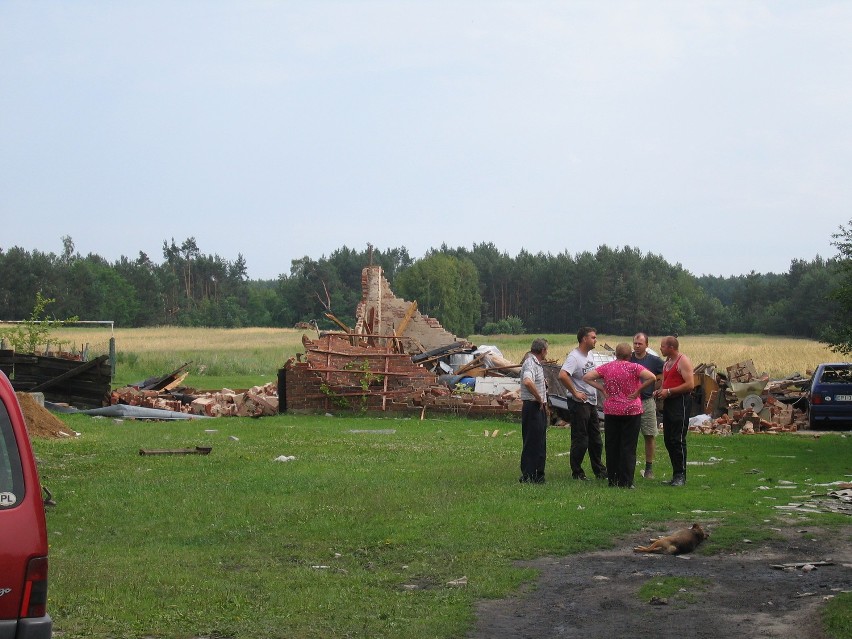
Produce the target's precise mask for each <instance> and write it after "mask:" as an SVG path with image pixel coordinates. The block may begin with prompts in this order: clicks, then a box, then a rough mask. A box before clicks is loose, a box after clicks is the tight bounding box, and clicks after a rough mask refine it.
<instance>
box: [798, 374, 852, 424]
mask: <svg viewBox="0 0 852 639" xmlns="http://www.w3.org/2000/svg"><path fill="white" fill-rule="evenodd" d="M808 425H809V426H810V427H811V428H825V427H831V428H835V427H838V426H843V427H846V428H848V427H850V426H852V363H849V362H843V363H835V364H820V365H819V366H817V369H816V371H815V372H814V376H813V378H812V379H811V387H810V390H809V392H808Z"/></svg>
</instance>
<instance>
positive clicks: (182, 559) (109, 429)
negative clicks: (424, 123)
mask: <svg viewBox="0 0 852 639" xmlns="http://www.w3.org/2000/svg"><path fill="white" fill-rule="evenodd" d="M63 419H64V420H65V421H66V422H67V423H68V424H69V425H70V426H71V427H72V428H73V429H75V430H77V431H78V432H80V433H82V435H81V437H79V438H77V439H74V440H67V439H63V440H37V441H35V442H34V446H35V449H36V453H37V455H38V457H39V459H40V469H41V474H42V482H43V483H44V484H45V485H46V486H47V487H49V488H50V489H51V491H52V492H53V494H54V496H55V498H56V500H57V502H58V505H57V506H56V507H55V508H53V509H51V510H50V511H49V513H48V528H49V534H50V543H51V584H50V593H49V609H50V612H51V614H52V615H53V617H54V620H55V629H56V631H57V636H61V637H64V638H66V639H70V638H77V637H87V638H91V637H95V638H100V637H103V638H106V637H125V638H143V637H146V638H147V637H170V638H180V639H190V638H195V637H217V638H220V639H223V638H226V637H235V638H236V637H239V638H248V637H282V638H283V637H289V638H293V637H317V638H319V637H405V638H411V637H414V638H418V637H423V638H425V637H461V636H464V635H465V633H466V632H467V631H468V630H469V629H470V627H471V624H472V623H473V603H474V601H475V600H477V599H479V598H483V597H503V596H506V595H507V594H509V593H511V592H512V591H513V590H514V589H516V588H518V587H519V586H520V585H521V584H522V583H523V582H526V581H530V580H532V579H534V576H535V575H534V574H533V573H532V572H531V571H530V570H529V569H521V568H517V567H515V566H514V565H513V562H514V561H515V560H517V559H530V558H535V557H540V556H544V555H556V556H559V555H565V554H569V553H573V552H578V551H581V550H585V549H591V548H600V547H602V546H606V545H607V544H609V543H611V540H612V539H614V538H615V537H616V536H618V535H622V534H624V533H630V532H635V531H638V530H639V529H640V528H642V527H650V528H652V529H658V530H663V529H664V528H665V527H666V525H667V522H675V521H676V522H680V523H691V522H692V521H700V522H701V523H702V525H705V526H706V527H707V528H708V529H709V530H710V531H711V532H712V537H711V540H710V541H709V542H708V543H706V544H704V545H703V546H702V547H701V548H700V549H699V551H698V552H701V553H714V552H719V551H720V550H722V549H724V548H727V547H732V546H734V545H735V544H737V543H739V542H740V541H741V540H742V539H743V538H744V537H748V538H749V539H752V540H754V541H758V540H760V539H761V538H762V537H763V538H765V537H768V536H770V535H772V534H774V533H773V531H772V530H771V528H772V527H773V526H779V522H780V520H781V518H782V517H784V516H783V515H782V514H781V511H778V510H777V509H775V508H774V506H776V505H780V504H786V503H787V502H788V501H791V500H793V499H794V498H795V496H796V495H806V494H809V493H810V492H814V491H816V492H820V490H819V489H816V490H815V489H813V487H812V485H813V484H815V483H821V482H830V481H836V480H840V479H848V474H849V473H850V472H852V467H850V463H849V460H850V459H852V436H847V437H841V436H839V435H833V434H825V435H823V436H822V437H820V438H818V439H815V438H813V437H812V436H802V435H798V436H797V435H782V436H754V437H747V436H734V437H726V438H721V437H714V436H700V435H692V434H691V435H690V438H689V442H690V459H691V460H695V461H705V462H710V461H711V458H715V459H718V460H721V461H718V462H716V463H712V464H709V465H702V466H692V467H690V482H689V484H688V485H687V486H686V487H685V488H684V489H677V490H674V489H671V488H668V487H665V486H661V485H660V484H659V483H657V482H648V483H642V482H641V480H640V481H639V485H638V487H637V490H633V491H624V490H616V489H609V488H607V487H606V485H605V483H604V482H583V483H580V482H573V481H571V479H570V471H569V468H568V458H567V455H563V453H567V451H568V447H569V433H568V431H566V430H561V429H556V430H554V429H551V430H550V432H549V435H548V467H547V477H548V483H547V484H545V485H542V486H535V485H522V484H519V483H518V482H517V477H518V473H519V471H518V460H519V454H520V447H521V442H520V433H519V430H520V429H519V424H517V423H513V422H499V421H487V422H484V421H464V420H447V419H443V420H442V419H427V420H425V421H420V420H418V419H381V418H373V417H370V418H366V417H365V418H358V417H324V416H292V415H282V416H278V417H270V418H263V419H259V420H252V419H247V418H246V419H243V418H222V419H216V420H205V421H194V422H184V423H134V422H130V421H124V422H115V421H113V420H111V419H92V418H89V417H85V416H70V417H65V418H63ZM208 429H210V430H215V431H216V432H213V433H206V432H205V430H208ZM486 429H487V430H489V431H493V430H495V429H499V430H500V433H499V434H498V436H497V437H485V436H484V435H483V432H484V431H485V430H486ZM358 431H361V432H358ZM365 431H366V432H365ZM388 431H393V432H388ZM231 437H236V438H237V440H236V441H235V440H234V439H231ZM197 445H209V446H212V447H213V451H212V453H211V454H210V455H209V456H195V455H191V456H140V455H139V454H138V450H139V449H140V448H182V447H193V446H197ZM659 448H660V453H661V454H659V455H658V460H657V464H656V465H655V470H657V474H658V475H660V476H661V477H665V476H666V475H667V474H668V473H669V471H670V469H669V468H668V465H667V459H666V455H665V452H664V450H663V448H662V438H660V441H659ZM280 455H295V457H296V459H295V460H293V461H290V462H286V463H282V462H276V461H274V459H275V458H276V457H278V456H280ZM754 469H759V471H760V472H757V473H755V472H752V471H753V470H754ZM780 480H786V481H793V482H797V483H798V484H799V486H800V488H799V489H795V490H790V489H783V488H779V486H783V483H781V484H779V481H780ZM759 486H769V487H770V490H759V488H758V487H759ZM795 516H796V517H801V519H800V521H802V525H806V522H808V521H810V522H812V523H813V524H814V525H816V524H819V525H821V526H831V525H839V524H840V523H846V522H848V518H846V517H841V516H839V515H826V514H819V515H806V514H803V513H796V514H795ZM797 525H798V524H797ZM461 577H466V578H467V585H466V586H465V587H454V586H451V585H448V582H450V581H452V580H455V579H459V578H461ZM849 610H850V599H849V598H848V597H846V598H840V597H839V598H837V599H835V600H833V601H832V602H831V604H830V607H829V608H827V610H826V614H828V615H829V619H828V620H827V622H826V623H827V624H829V627H831V628H832V632H833V633H835V634H834V635H833V636H835V637H852V630H850V625H849V618H850V615H849ZM832 624H833V625H832ZM835 629H837V630H835ZM59 633H61V634H59Z"/></svg>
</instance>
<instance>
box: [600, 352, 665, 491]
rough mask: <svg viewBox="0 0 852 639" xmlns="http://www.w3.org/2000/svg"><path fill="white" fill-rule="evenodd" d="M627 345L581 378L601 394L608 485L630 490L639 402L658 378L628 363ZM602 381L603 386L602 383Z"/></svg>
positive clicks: (637, 427) (633, 467)
mask: <svg viewBox="0 0 852 639" xmlns="http://www.w3.org/2000/svg"><path fill="white" fill-rule="evenodd" d="M630 353H631V349H630V344H628V343H627V342H624V343H621V344H619V345H618V346H616V347H615V359H614V360H613V361H611V362H609V363H607V364H603V365H601V366H598V367H597V368H593V369H592V370H590V371H589V372H588V373H586V374H585V375H583V381H584V382H586V383H588V384H591V385H592V386H594V387H595V388H596V389H597V390H599V391H600V392H601V393H603V395H604V405H603V408H604V431H605V432H606V467H607V470H608V472H609V485H610V486H619V487H620V488H633V487H634V486H633V475H634V474H635V472H636V443H637V442H638V441H639V428H640V426H641V422H642V399H641V398H640V395H641V394H642V391H643V390H645V389H646V388H649V387H653V385H654V382H656V381H657V377H656V376H655V375H654V373H652V372H651V371H649V370H648V369H647V368H645V367H644V366H642V365H641V364H637V363H635V362H631V361H628V360H629V359H630ZM601 382H603V383H601Z"/></svg>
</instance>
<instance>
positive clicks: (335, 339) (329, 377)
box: [279, 334, 521, 417]
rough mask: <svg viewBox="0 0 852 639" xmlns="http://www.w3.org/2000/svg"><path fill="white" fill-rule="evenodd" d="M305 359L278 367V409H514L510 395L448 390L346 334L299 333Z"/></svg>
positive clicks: (407, 361) (479, 413)
mask: <svg viewBox="0 0 852 639" xmlns="http://www.w3.org/2000/svg"><path fill="white" fill-rule="evenodd" d="M302 342H303V344H304V346H305V359H306V361H295V360H291V361H290V362H288V363H287V364H286V365H285V367H284V369H283V376H282V377H283V382H284V392H283V393H281V392H280V390H281V389H279V396H280V397H279V399H280V400H281V410H284V411H288V412H289V411H296V412H299V411H303V412H320V411H322V412H337V411H342V410H353V411H356V412H358V411H389V412H401V413H419V414H420V415H424V414H425V413H427V412H430V413H431V412H440V413H450V414H456V415H464V416H468V417H498V416H506V415H513V414H517V413H519V412H520V408H521V402H520V401H519V400H517V399H515V398H508V397H500V396H494V395H480V394H474V393H471V394H466V395H453V394H452V393H451V391H450V390H449V389H448V388H447V387H446V386H444V385H443V384H441V383H440V382H439V381H438V379H437V377H436V376H435V374H434V373H431V372H430V371H428V370H427V369H426V368H424V367H423V366H419V365H417V364H414V363H413V362H412V361H411V358H410V357H409V356H408V355H406V354H400V353H394V352H393V351H392V349H391V347H390V346H388V347H384V346H382V347H379V346H369V345H363V344H358V345H352V343H351V341H350V337H349V336H347V335H339V334H328V335H324V336H322V337H320V338H319V339H317V340H315V341H312V340H310V339H308V338H307V337H303V338H302Z"/></svg>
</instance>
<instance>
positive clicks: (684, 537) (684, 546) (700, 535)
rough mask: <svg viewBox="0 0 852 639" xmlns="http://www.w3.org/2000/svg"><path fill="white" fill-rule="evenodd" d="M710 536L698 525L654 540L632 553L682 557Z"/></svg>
mask: <svg viewBox="0 0 852 639" xmlns="http://www.w3.org/2000/svg"><path fill="white" fill-rule="evenodd" d="M709 536H710V535H708V534H707V533H706V532H704V529H703V528H702V527H701V526H699V525H698V524H692V526H691V527H689V528H683V529H682V530H676V531H675V532H673V533H672V534H671V535H666V536H665V537H660V538H659V539H654V540H653V541H652V542H651V545H649V546H636V547H635V548H634V549H633V552H659V553H665V554H667V555H682V554H684V553H687V552H692V551H693V550H695V549H696V548H698V544H700V543H701V542H702V541H704V540H705V539H707V538H708V537H709Z"/></svg>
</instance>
